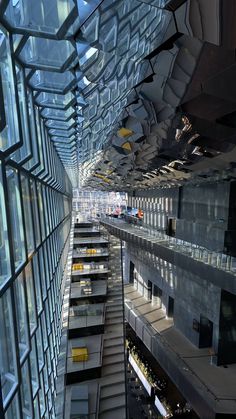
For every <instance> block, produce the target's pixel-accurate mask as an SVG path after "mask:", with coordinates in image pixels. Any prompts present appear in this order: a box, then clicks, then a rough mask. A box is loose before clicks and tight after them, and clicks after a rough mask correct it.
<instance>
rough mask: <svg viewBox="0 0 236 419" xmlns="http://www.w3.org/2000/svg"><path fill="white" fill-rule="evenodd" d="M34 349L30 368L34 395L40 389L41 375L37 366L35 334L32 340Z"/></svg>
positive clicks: (31, 354)
mask: <svg viewBox="0 0 236 419" xmlns="http://www.w3.org/2000/svg"><path fill="white" fill-rule="evenodd" d="M31 344H32V349H31V352H30V370H31V382H32V389H33V397H34V396H35V394H36V393H37V391H38V389H39V376H38V367H37V352H36V344H35V337H34V336H33V338H32V340H31Z"/></svg>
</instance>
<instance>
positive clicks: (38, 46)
mask: <svg viewBox="0 0 236 419" xmlns="http://www.w3.org/2000/svg"><path fill="white" fill-rule="evenodd" d="M74 55H75V49H74V47H73V46H72V44H71V42H70V41H66V40H63V41H56V40H54V39H45V38H34V37H33V36H30V37H29V38H28V39H27V41H26V43H25V45H24V47H23V48H22V50H21V52H20V53H19V57H20V59H21V60H22V61H23V62H24V63H25V64H27V66H28V67H37V68H40V69H45V70H50V69H52V70H54V69H55V70H63V68H64V67H66V66H67V64H68V65H69V64H70V62H71V60H73V57H74Z"/></svg>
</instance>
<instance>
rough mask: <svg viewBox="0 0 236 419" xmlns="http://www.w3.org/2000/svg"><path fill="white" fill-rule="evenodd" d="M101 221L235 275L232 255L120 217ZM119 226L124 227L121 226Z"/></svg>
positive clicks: (235, 261)
mask: <svg viewBox="0 0 236 419" xmlns="http://www.w3.org/2000/svg"><path fill="white" fill-rule="evenodd" d="M102 222H103V223H104V224H108V225H116V226H118V225H120V227H119V228H120V229H121V230H124V231H127V233H128V232H132V230H135V232H139V234H137V233H136V235H137V236H139V237H142V236H143V237H144V238H145V235H147V237H146V238H147V239H153V240H155V241H160V242H161V245H162V246H164V247H169V248H173V250H175V251H177V252H180V253H182V254H185V255H187V256H189V257H192V258H193V259H195V260H198V261H201V262H203V263H205V264H207V265H210V266H213V267H215V268H217V269H221V270H223V271H227V272H230V273H232V274H233V275H236V258H235V257H233V256H230V255H226V254H224V253H221V252H217V251H213V250H209V249H207V248H205V247H203V246H200V245H198V244H194V243H190V242H187V241H185V240H182V239H178V238H176V237H171V236H168V235H167V234H166V233H165V232H163V230H162V231H161V230H155V229H152V228H148V227H142V226H138V225H134V224H132V225H131V224H128V223H126V222H125V221H124V220H122V219H118V218H110V217H109V219H108V217H104V218H103V219H102ZM121 226H123V227H124V228H121Z"/></svg>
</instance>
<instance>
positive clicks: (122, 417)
mask: <svg viewBox="0 0 236 419" xmlns="http://www.w3.org/2000/svg"><path fill="white" fill-rule="evenodd" d="M98 418H99V419H111V412H110V411H107V412H102V413H99V415H98ZM112 419H126V409H125V406H124V407H120V408H117V409H115V410H113V411H112Z"/></svg>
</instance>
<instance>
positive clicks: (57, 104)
mask: <svg viewBox="0 0 236 419" xmlns="http://www.w3.org/2000/svg"><path fill="white" fill-rule="evenodd" d="M73 99H74V95H73V94H72V93H71V92H70V93H67V94H66V95H59V94H54V93H45V92H42V93H40V94H39V95H38V97H37V99H36V100H37V103H38V104H39V105H40V106H46V107H52V108H58V109H64V108H65V107H67V106H69V105H70V103H71V102H72V100H73Z"/></svg>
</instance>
